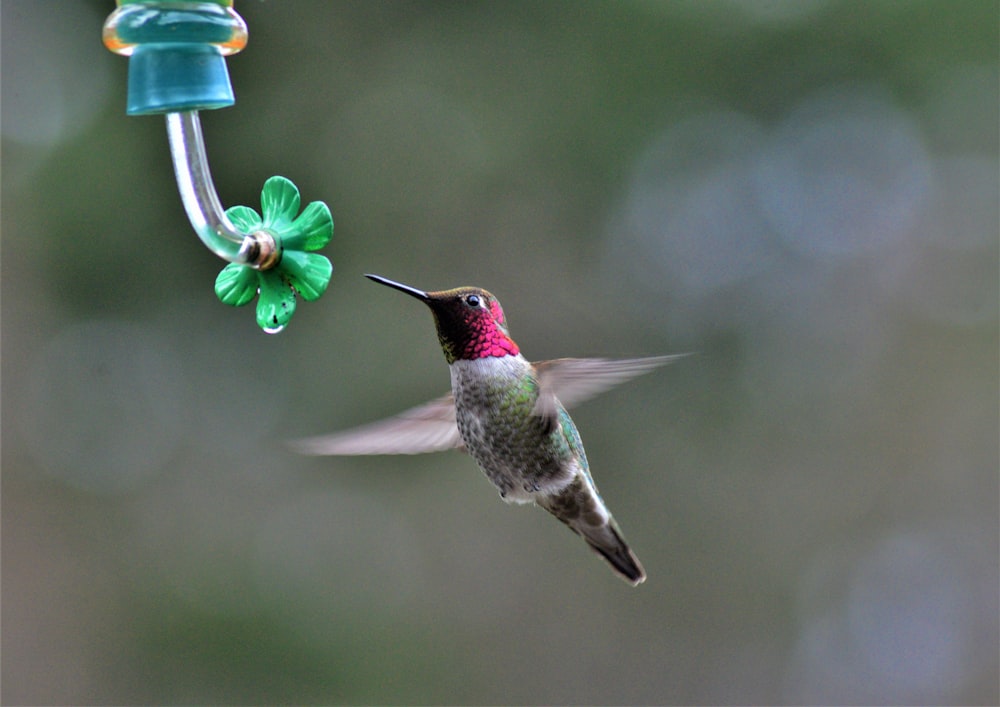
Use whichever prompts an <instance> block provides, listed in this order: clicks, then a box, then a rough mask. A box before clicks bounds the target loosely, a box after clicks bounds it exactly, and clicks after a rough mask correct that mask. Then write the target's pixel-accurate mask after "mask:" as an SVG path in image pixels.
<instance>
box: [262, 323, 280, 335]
mask: <svg viewBox="0 0 1000 707" xmlns="http://www.w3.org/2000/svg"><path fill="white" fill-rule="evenodd" d="M284 328H285V325H284V324H279V325H278V326H266V327H263V329H264V333H265V334H280V333H281V332H282V331H283V330H284Z"/></svg>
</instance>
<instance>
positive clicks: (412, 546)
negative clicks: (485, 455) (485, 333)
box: [2, 0, 1000, 705]
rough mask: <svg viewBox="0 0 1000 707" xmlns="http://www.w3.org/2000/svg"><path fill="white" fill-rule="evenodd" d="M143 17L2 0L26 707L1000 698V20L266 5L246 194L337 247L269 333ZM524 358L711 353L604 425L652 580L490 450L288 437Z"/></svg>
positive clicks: (682, 5) (13, 553) (699, 7)
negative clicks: (497, 309) (617, 567)
mask: <svg viewBox="0 0 1000 707" xmlns="http://www.w3.org/2000/svg"><path fill="white" fill-rule="evenodd" d="M113 7H114V6H113V4H112V3H110V2H96V1H95V2H59V3H45V9H44V10H43V9H42V7H41V4H39V3H33V2H27V0H4V2H3V5H2V32H3V36H2V69H3V77H2V90H3V93H2V135H3V143H2V148H3V165H2V167H3V169H2V179H3V183H2V185H3V204H2V229H3V233H2V237H3V243H2V245H3V251H2V256H3V257H2V288H3V289H2V303H3V337H2V344H3V352H2V365H3V369H2V373H3V414H2V424H3V428H2V434H3V479H2V480H3V488H2V491H3V493H2V502H3V508H2V511H3V513H2V520H3V533H2V538H3V547H2V549H3V567H2V569H3V572H2V577H3V587H2V590H3V594H2V626H3V644H2V657H3V664H2V668H3V674H2V678H3V682H2V701H3V703H4V704H12V705H13V704H77V705H78V704H143V703H146V704H157V703H159V704H163V703H173V704H180V703H184V704H202V703H216V704H224V703H243V704H260V703H270V704H284V703H295V704H307V703H328V704H335V703H352V704H369V703H379V704H386V703H399V704H410V703H423V704H427V703H439V704H457V703H461V704H509V703H521V704H543V703H559V704H578V703H579V704H641V703H657V704H726V703H743V704H746V703H771V704H779V703H829V704H851V703H861V704H897V703H898V704H902V703H906V704H935V703H941V704H946V703H954V704H959V703H960V704H997V702H998V700H1000V694H998V686H997V685H998V682H997V681H998V647H997V646H998V615H1000V609H998V512H997V511H998V363H997V362H998V346H997V336H998V328H997V320H998V215H997V214H998V205H997V202H998V171H1000V170H998V60H997V57H998V39H997V35H998V23H1000V18H998V4H997V3H996V2H993V1H990V2H961V3H954V2H944V1H939V2H933V1H928V2H912V3H905V2H878V1H872V2H840V1H835V0H810V1H803V2H798V1H795V0H778V1H771V2H746V1H738V0H728V1H723V0H716V1H714V2H652V1H638V0H635V1H630V2H625V1H623V2H554V1H553V2H544V3H542V2H500V3H497V2H406V3H402V2H400V3H385V2H329V1H323V2H305V1H298V2H263V1H259V0H242V1H241V2H238V3H237V5H236V9H237V10H238V11H239V12H240V13H241V14H242V15H243V17H244V18H245V19H246V20H247V22H248V24H249V27H250V43H249V46H248V47H247V49H246V51H244V52H243V53H242V54H239V55H237V56H235V57H233V58H231V59H230V60H229V62H228V63H229V68H230V72H231V75H232V79H233V84H234V88H235V91H236V96H237V104H236V106H235V107H233V108H229V109H226V110H221V111H215V112H210V113H206V114H204V115H203V124H204V126H205V133H206V143H207V145H208V151H209V156H210V159H211V164H212V168H213V173H214V176H215V181H216V185H217V187H218V190H219V193H220V196H221V198H222V201H223V203H224V204H225V205H227V206H230V205H235V204H247V205H250V206H253V207H256V206H257V205H258V203H259V191H260V187H261V185H262V184H263V182H264V180H265V179H266V178H267V177H269V176H271V175H273V174H281V175H284V176H287V177H288V178H290V179H291V180H292V181H294V182H295V183H296V184H297V185H298V187H299V188H300V190H301V192H302V196H303V201H304V202H307V201H311V200H316V199H320V200H324V201H326V202H327V203H328V204H329V206H330V208H331V210H332V212H333V216H334V221H335V223H336V229H335V233H334V238H333V241H332V242H331V244H330V245H329V247H328V248H327V249H326V250H325V253H326V254H327V255H328V256H329V257H330V258H331V260H333V262H334V266H335V272H334V276H333V280H332V282H331V286H330V289H329V290H328V292H327V294H326V295H325V296H324V297H323V298H322V299H321V300H319V301H318V302H316V303H309V304H302V305H300V307H299V311H298V313H297V315H296V316H295V318H294V319H293V320H292V323H291V325H290V327H289V328H288V329H287V330H286V331H285V332H284V333H282V334H280V335H277V336H268V335H265V334H263V333H261V332H260V331H259V330H258V329H257V327H256V325H255V323H254V316H253V312H252V308H245V309H230V308H228V307H226V306H224V305H222V304H220V303H219V302H218V301H217V300H216V298H215V296H214V294H213V291H212V284H213V281H214V278H215V275H216V273H217V272H218V270H219V269H221V267H222V265H223V263H222V262H221V261H219V260H217V259H216V258H214V256H212V255H211V254H210V253H209V252H208V251H207V250H206V249H205V248H204V247H203V246H202V245H201V243H200V242H199V241H198V239H197V238H196V237H195V235H194V233H193V232H192V231H191V229H190V227H189V225H188V224H187V222H186V219H185V215H184V213H183V210H182V208H181V205H180V202H179V199H178V196H177V192H176V186H175V185H174V183H173V175H172V172H171V167H170V162H169V156H168V151H167V143H166V135H165V130H164V125H163V120H162V119H161V118H158V117H143V118H129V117H126V116H125V114H124V105H125V88H126V71H127V60H126V59H124V58H122V57H118V56H115V55H112V54H110V53H109V52H108V51H106V50H105V49H104V47H103V46H102V44H101V41H100V28H101V24H102V23H103V21H104V19H105V17H106V16H107V15H108V14H109V13H110V12H111V11H112V10H113ZM364 272H375V273H379V274H382V275H385V276H387V277H391V278H394V279H398V280H401V281H403V282H406V283H408V284H411V285H414V286H416V287H421V288H426V289H436V288H445V287H452V286H457V285H462V284H475V285H480V286H483V287H486V288H488V289H490V290H491V291H492V292H494V293H495V294H496V295H497V296H498V297H499V298H500V299H501V301H502V302H503V304H504V307H505V310H506V313H507V316H508V319H509V321H510V323H511V332H512V334H513V336H514V337H515V339H516V340H517V341H518V342H519V344H520V345H521V347H522V349H523V351H524V352H525V354H526V355H527V356H529V357H530V358H534V359H543V358H553V357H558V356H590V355H606V356H629V355H645V354H660V353H676V352H684V351H696V352H698V355H697V356H693V357H689V358H687V359H684V360H683V361H681V362H679V363H677V364H675V365H673V366H670V367H669V368H666V369H663V370H661V371H658V372H656V373H654V374H652V375H650V376H647V377H645V378H643V379H641V380H640V381H639V382H635V383H632V384H630V385H627V386H624V387H622V388H620V389H616V390H615V391H613V392H611V393H608V394H606V395H605V396H603V397H601V398H599V399H597V400H595V401H593V402H589V403H587V404H586V405H584V406H582V407H580V408H579V409H578V410H576V411H575V412H574V417H575V419H576V421H577V424H578V425H579V427H580V430H581V433H582V435H583V438H584V440H585V441H586V443H587V449H588V453H589V456H590V461H591V464H592V467H593V469H594V472H595V477H596V479H597V482H598V484H599V485H600V487H601V490H602V492H603V495H604V497H605V499H606V500H607V501H608V503H609V505H610V507H611V508H612V510H613V511H614V513H615V515H616V516H617V518H618V520H619V521H620V523H621V525H622V528H623V530H624V532H625V534H626V535H627V536H628V538H629V539H630V541H631V543H632V545H633V547H634V549H635V551H636V553H637V554H638V555H639V557H640V558H641V559H642V560H643V562H644V564H645V566H646V569H647V571H648V573H649V580H648V581H647V582H646V584H645V585H643V586H641V587H639V588H638V589H630V588H629V587H628V586H626V585H625V584H624V583H622V582H621V581H620V580H618V579H617V578H616V577H615V576H614V575H613V574H612V573H611V572H610V571H609V570H608V569H607V567H605V566H604V565H603V563H602V562H601V561H600V559H599V558H597V557H596V556H595V555H593V554H592V553H591V552H589V551H588V550H587V548H586V547H585V546H584V545H583V543H581V542H580V541H579V540H578V539H577V538H575V537H574V536H572V534H571V533H569V532H568V531H567V530H566V529H565V528H563V527H562V526H561V525H559V524H558V523H556V522H555V521H553V519H551V518H550V517H548V516H547V515H546V514H545V513H543V512H541V511H539V510H537V509H532V508H519V507H507V506H506V505H505V504H503V503H502V502H500V500H499V499H498V497H497V494H496V492H495V491H494V490H493V488H492V487H491V486H490V484H489V483H488V482H487V481H486V479H485V478H484V477H483V476H482V475H481V474H480V473H479V471H478V470H477V469H476V468H475V465H474V464H473V462H472V461H471V460H470V459H468V458H467V457H465V456H464V455H462V454H460V453H457V452H456V453H446V454H438V455H429V456H421V457H398V458H379V457H374V458H359V459H308V458H299V457H296V456H294V455H293V454H291V453H289V452H288V451H286V449H285V448H284V447H283V440H285V439H287V438H290V437H298V436H304V435H312V434H319V433H322V432H327V431H332V430H335V429H338V428H344V427H348V426H352V425H355V424H360V423H363V422H367V421H370V420H373V419H376V418H379V417H383V416H387V415H390V414H393V413H395V412H397V411H399V410H401V409H403V408H406V407H409V406H411V405H415V404H418V403H420V402H423V401H425V400H427V399H430V398H431V397H434V396H437V395H439V394H441V393H443V392H444V391H445V390H446V389H447V387H448V373H447V369H446V366H445V363H444V360H443V358H442V356H441V352H440V350H439V349H438V346H437V342H436V338H435V336H434V333H433V326H432V322H431V318H430V316H429V314H428V313H427V311H425V308H423V307H421V306H420V305H419V304H418V303H416V302H413V301H412V300H409V299H408V298H406V297H404V296H403V295H401V294H399V293H393V292H391V291H390V290H387V289H385V288H382V287H378V286H376V285H374V284H372V283H370V282H368V281H366V280H364V279H363V278H362V277H361V275H362V273H364Z"/></svg>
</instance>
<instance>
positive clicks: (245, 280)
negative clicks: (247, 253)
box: [215, 263, 259, 307]
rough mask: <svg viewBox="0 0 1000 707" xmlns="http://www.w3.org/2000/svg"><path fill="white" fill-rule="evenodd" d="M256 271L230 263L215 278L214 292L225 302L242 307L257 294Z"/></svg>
mask: <svg viewBox="0 0 1000 707" xmlns="http://www.w3.org/2000/svg"><path fill="white" fill-rule="evenodd" d="M258 279H259V277H258V272H257V271H256V270H254V269H253V268H248V267H247V266H245V265H240V264H238V263H230V264H229V265H227V266H226V267H224V268H223V269H222V272H220V273H219V276H218V277H216V278H215V294H216V296H217V297H218V298H219V299H220V300H222V301H223V302H224V303H225V304H228V305H231V306H233V307H242V306H243V305H245V304H247V303H248V302H249V301H250V300H252V299H253V298H254V297H255V296H256V295H257V289H258V287H259V284H258Z"/></svg>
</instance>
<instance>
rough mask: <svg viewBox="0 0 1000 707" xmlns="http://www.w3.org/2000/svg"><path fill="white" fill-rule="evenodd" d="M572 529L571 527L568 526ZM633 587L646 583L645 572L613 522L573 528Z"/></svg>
mask: <svg viewBox="0 0 1000 707" xmlns="http://www.w3.org/2000/svg"><path fill="white" fill-rule="evenodd" d="M570 527H571V528H573V526H572V525H570ZM573 529H574V530H576V531H577V532H578V533H580V535H581V536H582V537H583V539H584V540H586V541H587V544H588V545H590V547H592V548H593V549H594V550H595V551H596V552H597V553H598V554H599V555H600V556H601V557H603V558H604V559H605V560H607V561H608V563H609V564H610V565H611V566H612V567H613V568H614V570H615V571H616V572H617V573H618V574H620V575H621V576H622V578H623V579H624V580H625V581H627V582H628V583H629V584H631V585H632V586H633V587H635V586H637V585H639V584H642V583H643V582H645V581H646V570H644V569H643V568H642V564H640V562H639V558H637V557H636V556H635V553H634V552H632V549H631V548H630V547H629V546H628V543H626V542H625V538H623V537H622V536H621V533H620V532H619V531H618V528H616V527H615V524H614V521H611V522H609V523H607V524H605V525H603V526H600V527H597V528H595V527H593V526H590V527H584V528H580V529H577V528H573Z"/></svg>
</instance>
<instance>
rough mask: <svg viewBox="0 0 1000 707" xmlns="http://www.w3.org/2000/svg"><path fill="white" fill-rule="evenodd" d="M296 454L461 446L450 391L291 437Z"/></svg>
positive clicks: (404, 451) (417, 451)
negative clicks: (326, 431) (342, 426)
mask: <svg viewBox="0 0 1000 707" xmlns="http://www.w3.org/2000/svg"><path fill="white" fill-rule="evenodd" d="M289 446H291V448H292V449H293V450H295V451H296V452H298V453H299V454H315V455H333V456H353V455H360V454H423V453H424V452H440V451H443V450H445V449H456V448H461V447H462V437H461V435H460V434H459V432H458V424H457V423H456V422H455V400H454V398H453V397H452V396H451V393H448V395H445V396H444V397H441V398H438V399H437V400H432V401H431V402H429V403H426V404H424V405H420V406H418V407H415V408H410V409H409V410H406V411H404V412H402V413H400V414H399V415H396V416H395V417H390V418H387V419H385V420H379V421H378V422H372V423H370V424H367V425H362V426H361V427H355V428H353V429H350V430H344V431H343V432H335V433H334V434H331V435H322V436H320V437H307V438H305V439H298V440H292V441H291V442H289Z"/></svg>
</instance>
